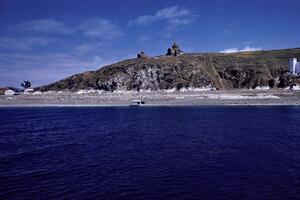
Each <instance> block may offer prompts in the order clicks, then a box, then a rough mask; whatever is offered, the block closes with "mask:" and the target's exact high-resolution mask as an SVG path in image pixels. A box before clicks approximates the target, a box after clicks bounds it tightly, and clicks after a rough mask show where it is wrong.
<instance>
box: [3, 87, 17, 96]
mask: <svg viewBox="0 0 300 200" xmlns="http://www.w3.org/2000/svg"><path fill="white" fill-rule="evenodd" d="M5 95H7V96H12V95H15V91H13V90H10V89H8V90H5Z"/></svg>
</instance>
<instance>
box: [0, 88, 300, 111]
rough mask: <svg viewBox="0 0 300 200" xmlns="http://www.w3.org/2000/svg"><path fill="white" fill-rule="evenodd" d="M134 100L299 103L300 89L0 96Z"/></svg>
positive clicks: (9, 99) (151, 103)
mask: <svg viewBox="0 0 300 200" xmlns="http://www.w3.org/2000/svg"><path fill="white" fill-rule="evenodd" d="M134 99H141V100H143V101H145V103H146V104H145V105H143V106H142V107H162V106H163V107H172V106H174V107H175V106H176V107H179V106H300V91H290V90H267V91H253V90H233V91H205V92H173V93H168V92H141V93H128V92H124V93H120V92H118V93H102V94H98V93H85V94H77V93H70V92H65V93H64V92H59V93H52V94H47V93H43V94H23V95H15V96H0V107H128V106H129V105H130V104H131V101H132V100H134Z"/></svg>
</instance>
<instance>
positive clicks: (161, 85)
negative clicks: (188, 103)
mask: <svg viewBox="0 0 300 200" xmlns="http://www.w3.org/2000/svg"><path fill="white" fill-rule="evenodd" d="M292 57H296V58H297V57H298V58H300V48H297V49H285V50H275V51H257V52H243V53H232V54H222V53H193V54H183V55H181V56H179V57H176V56H160V57H154V58H151V57H150V58H148V59H137V58H136V59H129V60H125V61H122V62H118V63H115V64H112V65H108V66H105V67H103V68H101V69H99V70H97V71H90V72H85V73H81V74H77V75H73V76H71V77H68V78H66V79H63V80H60V81H57V82H55V83H52V84H49V85H46V86H42V87H40V88H37V90H41V91H48V90H71V91H77V90H80V89H99V90H104V91H115V90H130V91H132V90H134V91H140V90H165V89H166V90H167V89H177V90H180V89H183V88H203V87H214V88H218V89H222V90H231V89H251V88H256V87H266V86H268V87H270V88H285V87H289V86H292V85H297V84H300V77H297V76H295V75H292V74H290V73H288V59H289V58H292Z"/></svg>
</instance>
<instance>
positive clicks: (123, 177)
mask: <svg viewBox="0 0 300 200" xmlns="http://www.w3.org/2000/svg"><path fill="white" fill-rule="evenodd" d="M0 119H1V123H0V199H5V200H6V199H109V200H113V199H130V200H133V199H149V200H150V199H151V200H152V199H300V107H170V108H166V107H165V108H160V107H154V108H133V109H132V108H1V109H0Z"/></svg>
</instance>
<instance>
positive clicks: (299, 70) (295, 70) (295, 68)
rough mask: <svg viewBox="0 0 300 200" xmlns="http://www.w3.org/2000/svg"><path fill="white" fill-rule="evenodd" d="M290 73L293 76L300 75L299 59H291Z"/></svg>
mask: <svg viewBox="0 0 300 200" xmlns="http://www.w3.org/2000/svg"><path fill="white" fill-rule="evenodd" d="M289 71H290V72H291V73H292V74H300V62H298V61H297V58H291V59H290V60H289Z"/></svg>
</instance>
